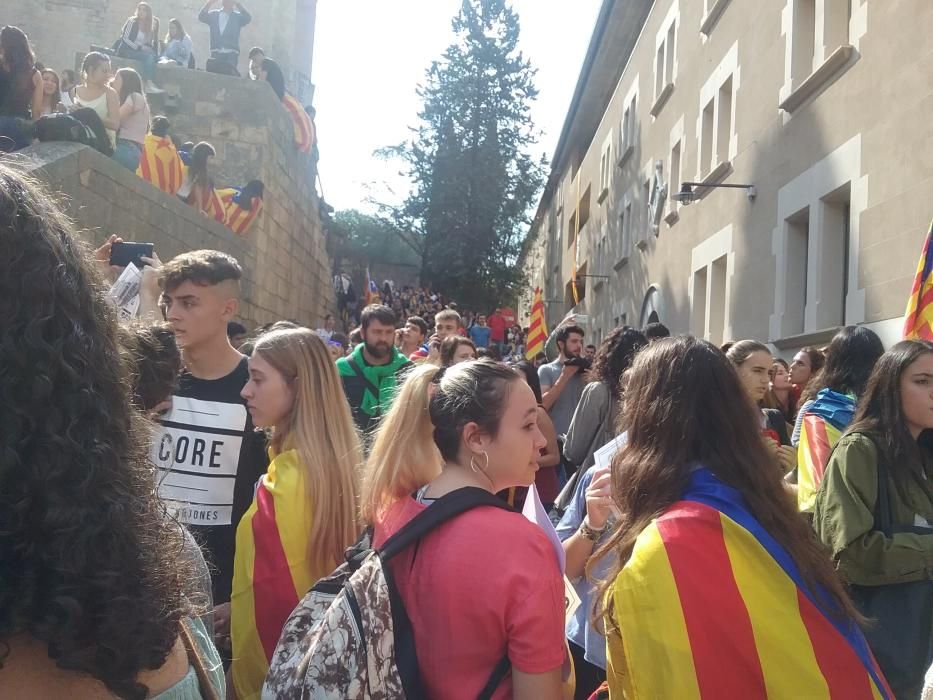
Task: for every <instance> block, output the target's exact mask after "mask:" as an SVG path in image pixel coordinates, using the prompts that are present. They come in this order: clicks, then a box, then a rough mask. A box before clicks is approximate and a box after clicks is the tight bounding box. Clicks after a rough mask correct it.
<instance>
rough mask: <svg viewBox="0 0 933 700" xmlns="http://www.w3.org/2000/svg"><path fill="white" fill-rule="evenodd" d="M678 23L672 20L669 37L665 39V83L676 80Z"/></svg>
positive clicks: (668, 30) (668, 32)
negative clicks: (676, 34)
mask: <svg viewBox="0 0 933 700" xmlns="http://www.w3.org/2000/svg"><path fill="white" fill-rule="evenodd" d="M676 27H677V23H676V22H671V26H670V27H668V29H667V39H666V40H665V41H664V79H665V81H666V82H665V84H667V83H673V82H674V51H675V50H676V47H677V44H676V43H675V41H674V38H675V36H674V35H675V31H676Z"/></svg>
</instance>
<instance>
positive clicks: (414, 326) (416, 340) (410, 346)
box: [399, 316, 428, 359]
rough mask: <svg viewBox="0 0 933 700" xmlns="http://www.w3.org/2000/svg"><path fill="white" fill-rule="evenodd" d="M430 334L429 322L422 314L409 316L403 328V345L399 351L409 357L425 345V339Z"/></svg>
mask: <svg viewBox="0 0 933 700" xmlns="http://www.w3.org/2000/svg"><path fill="white" fill-rule="evenodd" d="M427 335H428V324H427V321H425V320H424V319H423V318H421V317H420V316H409V317H408V320H407V321H405V326H404V328H402V346H401V347H400V348H399V352H401V353H402V355H404V356H405V357H407V358H408V359H412V357H411V356H412V355H413V354H414V353H416V352H418V351H419V350H421V346H422V345H424V339H425V338H426V337H427Z"/></svg>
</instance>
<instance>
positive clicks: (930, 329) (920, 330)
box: [904, 223, 933, 340]
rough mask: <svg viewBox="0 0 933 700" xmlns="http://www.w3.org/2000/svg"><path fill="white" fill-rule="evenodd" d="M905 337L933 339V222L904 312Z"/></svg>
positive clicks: (910, 338)
mask: <svg viewBox="0 0 933 700" xmlns="http://www.w3.org/2000/svg"><path fill="white" fill-rule="evenodd" d="M904 338H905V339H907V340H916V339H920V340H933V223H931V224H930V230H929V232H928V233H927V239H926V241H925V242H924V244H923V250H922V251H921V252H920V262H919V263H918V264H917V276H916V277H914V286H913V288H912V289H911V290H910V298H909V299H908V300H907V311H906V313H905V314H904Z"/></svg>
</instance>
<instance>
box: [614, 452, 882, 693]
mask: <svg viewBox="0 0 933 700" xmlns="http://www.w3.org/2000/svg"><path fill="white" fill-rule="evenodd" d="M611 595H612V596H613V621H614V624H615V625H617V626H618V628H619V630H618V631H616V632H610V636H609V669H608V678H609V685H610V691H611V693H612V697H623V696H624V697H625V698H638V699H648V698H677V700H691V699H693V698H703V699H706V698H709V699H717V700H718V699H720V698H742V699H743V700H750V699H751V700H754V699H758V698H770V699H771V700H777V699H781V700H783V699H788V698H808V699H809V698H845V699H846V700H872V699H874V698H877V699H884V700H893V698H894V696H893V695H892V694H891V691H890V689H889V688H888V686H887V682H886V681H885V679H884V676H883V675H882V673H881V671H880V670H879V668H878V665H877V663H876V662H875V660H874V657H873V656H872V654H871V652H870V650H869V648H868V644H867V642H866V641H865V637H864V636H863V635H862V632H861V631H860V630H859V628H858V626H857V625H856V624H855V623H854V622H853V621H851V620H848V619H846V618H838V617H835V616H832V615H831V614H830V613H829V612H828V611H827V610H826V605H828V603H824V602H823V596H820V597H819V598H817V596H815V595H814V594H813V592H812V591H811V590H810V589H809V588H808V586H807V585H806V584H805V582H804V580H803V577H802V575H801V572H800V569H799V568H798V567H797V565H796V563H795V562H794V560H793V559H792V558H791V557H790V555H789V554H788V553H787V551H786V550H784V548H783V547H782V546H781V545H780V544H778V542H777V541H776V540H775V539H774V538H773V537H772V536H771V535H770V534H769V533H768V532H766V531H765V530H764V528H762V526H761V524H760V523H759V522H758V521H757V520H756V519H755V518H754V516H752V514H751V513H750V512H749V511H748V508H747V507H746V506H745V504H744V501H743V499H742V497H741V495H740V494H739V493H738V491H736V490H735V489H733V488H731V487H729V486H726V485H725V484H723V483H722V482H721V481H720V480H719V479H718V478H716V477H715V476H714V475H713V474H712V472H710V471H709V470H708V469H705V468H701V469H699V470H697V471H695V472H694V473H693V474H692V476H691V480H690V484H689V486H688V487H687V490H686V492H685V493H684V495H683V498H682V500H680V501H678V502H676V503H674V504H673V505H672V506H670V507H669V508H668V509H667V510H666V511H665V512H664V513H663V514H662V515H661V517H659V518H658V519H657V520H655V521H654V522H653V523H652V524H651V525H650V526H649V527H647V528H646V529H645V530H644V531H643V532H642V533H641V534H640V535H639V537H638V540H637V541H636V543H635V548H634V550H633V552H632V555H631V558H630V559H629V561H628V563H627V564H626V566H625V568H624V569H623V570H622V572H621V573H620V574H619V576H618V577H617V578H616V581H615V583H614V585H613V588H612V591H611Z"/></svg>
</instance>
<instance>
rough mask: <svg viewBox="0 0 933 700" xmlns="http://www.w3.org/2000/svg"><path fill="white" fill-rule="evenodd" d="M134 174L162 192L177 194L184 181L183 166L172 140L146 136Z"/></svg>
mask: <svg viewBox="0 0 933 700" xmlns="http://www.w3.org/2000/svg"><path fill="white" fill-rule="evenodd" d="M136 174H137V175H139V177H141V178H142V179H143V180H146V181H148V182H151V183H152V184H153V185H155V186H156V187H158V188H159V189H160V190H162V191H163V192H168V193H169V194H175V193H176V192H178V188H180V187H181V183H182V182H183V181H184V165H183V164H182V161H181V157H180V156H179V155H178V151H177V150H176V149H175V144H174V143H172V140H171V139H170V138H161V137H159V136H153V135H152V134H146V138H145V140H144V142H143V150H142V153H141V154H140V157H139V167H138V168H137V169H136Z"/></svg>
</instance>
